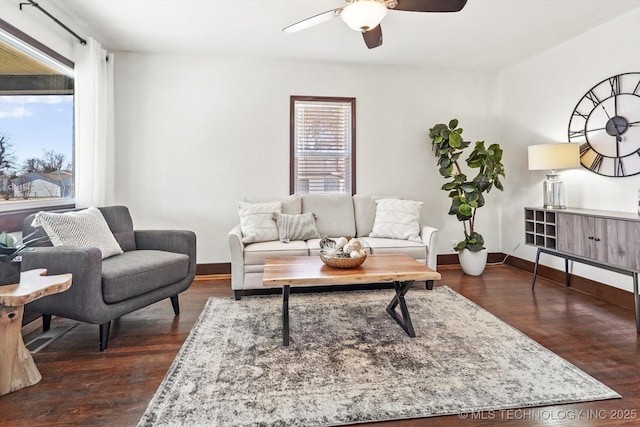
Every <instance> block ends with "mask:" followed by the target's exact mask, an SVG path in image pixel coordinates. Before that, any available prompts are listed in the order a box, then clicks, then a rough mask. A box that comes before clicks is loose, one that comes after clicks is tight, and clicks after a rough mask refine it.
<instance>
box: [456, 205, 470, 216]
mask: <svg viewBox="0 0 640 427" xmlns="http://www.w3.org/2000/svg"><path fill="white" fill-rule="evenodd" d="M472 210H473V209H472V208H471V206H470V205H469V204H468V203H461V204H460V207H459V208H458V213H459V214H460V215H464V216H469V217H470V216H471V212H472Z"/></svg>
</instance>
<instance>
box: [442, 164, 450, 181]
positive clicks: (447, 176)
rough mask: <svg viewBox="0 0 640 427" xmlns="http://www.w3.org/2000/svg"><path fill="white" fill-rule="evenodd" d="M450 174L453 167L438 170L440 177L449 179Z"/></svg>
mask: <svg viewBox="0 0 640 427" xmlns="http://www.w3.org/2000/svg"><path fill="white" fill-rule="evenodd" d="M451 172H453V165H449V166H447V167H446V168H440V175H442V176H444V177H445V178H449V177H450V176H451Z"/></svg>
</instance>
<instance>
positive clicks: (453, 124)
mask: <svg viewBox="0 0 640 427" xmlns="http://www.w3.org/2000/svg"><path fill="white" fill-rule="evenodd" d="M457 127H458V119H451V120H449V129H455V128H457Z"/></svg>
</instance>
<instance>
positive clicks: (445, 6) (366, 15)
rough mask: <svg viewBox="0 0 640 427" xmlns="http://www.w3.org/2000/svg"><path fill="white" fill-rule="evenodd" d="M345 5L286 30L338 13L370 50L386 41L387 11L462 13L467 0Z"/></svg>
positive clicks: (353, 0)
mask: <svg viewBox="0 0 640 427" xmlns="http://www.w3.org/2000/svg"><path fill="white" fill-rule="evenodd" d="M345 1H346V2H347V3H348V4H347V5H346V6H345V7H338V8H336V9H332V10H328V11H326V12H323V13H320V14H318V15H314V16H311V17H309V18H307V19H303V20H302V21H299V22H296V23H295V24H292V25H289V26H288V27H285V28H283V29H282V31H285V32H287V33H295V32H296V31H301V30H304V29H307V28H309V27H313V26H314V25H318V24H321V23H323V22H326V21H329V20H331V19H333V18H335V17H336V16H339V17H341V18H342V20H343V21H344V22H345V23H346V24H347V25H348V26H349V27H350V28H351V29H353V30H355V31H360V32H361V33H362V37H363V38H364V42H365V44H366V45H367V47H368V48H369V49H373V48H375V47H378V46H380V45H381V44H382V28H380V22H381V21H382V19H383V18H384V17H385V16H386V15H387V11H388V10H389V9H391V10H403V11H407V12H459V11H460V10H462V8H463V7H464V5H465V4H466V3H467V0H345Z"/></svg>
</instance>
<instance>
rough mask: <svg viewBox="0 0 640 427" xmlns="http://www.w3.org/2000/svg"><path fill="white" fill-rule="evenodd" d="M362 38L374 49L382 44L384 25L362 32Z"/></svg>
mask: <svg viewBox="0 0 640 427" xmlns="http://www.w3.org/2000/svg"><path fill="white" fill-rule="evenodd" d="M362 38H364V42H365V44H366V45H367V47H368V48H369V49H373V48H375V47H378V46H380V45H381V44H382V27H381V26H380V25H378V26H377V27H375V28H373V29H371V30H369V31H366V32H364V33H362Z"/></svg>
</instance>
